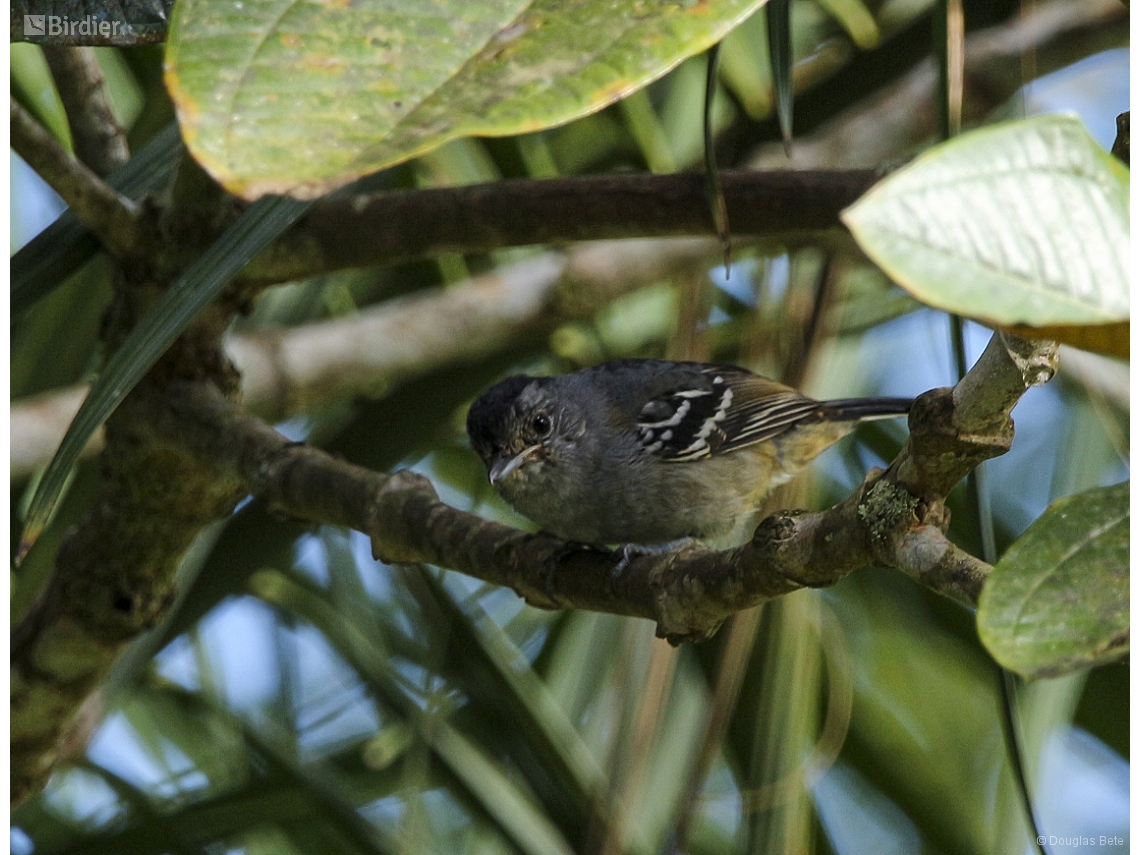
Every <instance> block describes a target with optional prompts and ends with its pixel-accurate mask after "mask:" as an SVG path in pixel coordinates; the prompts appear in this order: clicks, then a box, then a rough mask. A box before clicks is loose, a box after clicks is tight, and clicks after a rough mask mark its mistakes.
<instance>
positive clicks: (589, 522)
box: [467, 359, 913, 564]
mask: <svg viewBox="0 0 1140 855" xmlns="http://www.w3.org/2000/svg"><path fill="white" fill-rule="evenodd" d="M912 404H913V399H911V398H886V397H875V398H844V399H839V400H832V401H817V400H814V399H812V398H809V397H807V396H805V395H803V394H801V393H800V392H798V391H796V390H795V389H792V388H790V387H788V386H785V385H783V384H781V383H778V382H776V381H774V380H770V379H768V378H766V377H762V376H760V375H757V374H754V373H753V372H751V371H748V370H747V369H745V368H741V367H739V366H736V365H729V364H710V363H701V362H676V361H671V360H664V359H619V360H613V361H610V362H603V363H601V364H598V365H594V366H592V367H589V368H584V369H582V370H580V371H576V372H574V373H570V374H563V375H556V376H550V377H532V376H528V375H525V374H520V375H515V376H512V377H508V378H506V379H505V380H502V381H501V382H499V383H497V384H495V385H494V386H492V387H491V388H489V389H488V390H487V391H485V392H484V393H483V394H482V395H481V396H479V398H477V399H476V400H475V401H474V403H473V404H472V405H471V407H470V409H469V411H468V415H467V433H468V436H469V438H470V441H471V447H472V448H473V449H474V451H475V452H476V454H478V455H479V457H480V458H481V459H482V461H483V464H484V465H485V466H486V470H487V476H488V478H489V480H490V482H491V484H492V486H493V487H494V489H495V490H496V491H497V492H498V493H499V495H501V496H502V497H503V499H505V500H506V502H507V504H509V505H510V506H511V507H513V508H514V509H515V510H516V511H518V512H519V513H520V514H522V515H523V516H524V517H527V518H528V519H530V520H531V521H533V522H534V523H536V524H537V525H538V526H539V527H540V528H541V529H542V530H544V531H547V532H550V533H551V534H554V535H557V536H558V537H560V538H563V539H565V540H567V541H573V542H578V543H584V544H588V545H594V546H600V547H606V546H614V545H622V546H625V547H628V548H632V549H634V550H636V551H640V552H657V551H665V550H668V549H671V548H673V547H675V546H677V545H680V544H683V543H685V542H688V541H692V540H697V541H701V542H703V543H705V544H706V545H709V546H712V547H713V548H717V549H724V548H728V547H731V546H737V545H740V544H742V543H744V542H746V541H748V540H749V539H750V538H751V536H752V533H753V531H754V529H755V526H756V524H757V522H758V514H759V511H760V506H761V503H762V502H763V500H764V498H765V497H766V496H767V495H768V494H769V493H770V492H771V491H772V490H773V489H774V488H775V487H777V486H778V485H780V484H783V483H785V482H786V481H788V480H789V479H790V478H791V477H792V476H793V475H794V474H795V473H796V472H798V471H800V470H801V469H802V468H803V467H804V466H806V465H807V464H808V463H809V462H810V461H811V460H812V459H814V458H815V457H817V456H818V455H819V454H820V453H821V452H823V451H824V449H826V448H827V447H828V446H830V445H832V444H833V443H834V442H836V441H837V440H839V439H840V438H841V437H843V436H844V435H846V434H847V433H850V432H851V431H852V430H854V428H855V427H856V425H857V424H858V423H860V422H863V421H867V420H870V419H880V418H892V417H898V416H901V415H905V414H906V413H908V412H909V411H910V408H911V405H912ZM629 554H630V553H629V552H628V551H627V552H626V553H625V555H626V557H625V559H623V562H622V563H623V564H625V563H626V562H627V561H628V558H629Z"/></svg>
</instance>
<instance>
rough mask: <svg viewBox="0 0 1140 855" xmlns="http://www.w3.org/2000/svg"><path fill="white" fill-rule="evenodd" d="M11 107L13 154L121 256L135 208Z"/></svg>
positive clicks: (133, 234)
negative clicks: (23, 161)
mask: <svg viewBox="0 0 1140 855" xmlns="http://www.w3.org/2000/svg"><path fill="white" fill-rule="evenodd" d="M11 102H12V148H13V150H15V152H16V154H18V155H20V157H22V158H23V159H24V160H25V161H26V162H27V164H28V165H29V166H30V167H32V169H34V170H35V171H36V173H37V174H38V175H39V176H40V177H41V178H43V179H44V181H46V182H47V183H48V184H49V185H50V186H51V188H52V189H53V190H55V192H56V193H58V194H59V195H60V197H62V199H63V201H64V202H66V203H67V205H68V207H69V208H70V209H71V212H72V213H73V214H75V216H77V217H78V218H79V219H80V220H82V221H83V223H84V225H86V226H87V228H89V229H91V231H92V232H94V234H95V236H96V237H97V238H99V241H100V242H101V243H102V244H103V246H105V247H106V248H107V250H108V251H109V252H110V253H111V254H112V255H115V256H117V257H119V258H122V257H123V256H125V255H127V254H128V253H129V252H130V251H131V249H132V248H133V247H134V246H135V244H136V242H137V240H138V231H139V207H138V205H136V204H135V203H134V202H133V201H131V200H130V199H128V198H126V197H125V196H121V195H120V194H119V193H117V192H115V190H114V189H113V188H112V187H111V186H110V185H108V184H106V183H105V182H104V181H103V180H102V179H101V178H100V177H99V176H98V175H96V174H95V173H94V172H92V171H91V170H90V169H88V168H87V167H86V166H84V165H83V164H82V163H80V162H79V161H78V160H76V159H75V158H74V157H73V156H72V155H71V153H70V152H68V151H67V150H66V149H64V147H63V146H62V145H60V144H59V141H58V140H56V138H55V137H53V136H52V135H51V134H50V133H48V131H47V130H46V129H45V128H44V127H43V126H42V125H40V123H39V122H37V121H36V120H35V119H34V118H32V116H31V114H29V113H28V111H27V110H25V109H24V108H23V107H21V106H20V104H19V103H18V102H17V101H16V99H15V98H12V99H11Z"/></svg>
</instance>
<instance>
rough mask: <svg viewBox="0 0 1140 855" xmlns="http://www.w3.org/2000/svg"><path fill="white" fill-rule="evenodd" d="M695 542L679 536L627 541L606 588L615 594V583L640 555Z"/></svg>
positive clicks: (666, 550) (652, 553)
mask: <svg viewBox="0 0 1140 855" xmlns="http://www.w3.org/2000/svg"><path fill="white" fill-rule="evenodd" d="M692 542H693V538H691V537H679V538H677V539H676V540H670V541H666V542H665V543H652V544H646V543H627V544H625V546H623V547H622V548H621V561H619V562H618V563H617V564H616V565H615V566H614V569H613V570H611V571H610V577H609V579H608V581H607V584H606V590H607V591H608V592H609V593H610V594H611V595H613V593H614V585H616V584H617V581H618V579H620V578H621V574H622V573H623V572H625V568H626V567H628V566H629V562H630V561H632V560H633V559H634V558H635V557H637V556H639V555H664V554H665V553H666V552H672V551H673V550H675V549H680V548H681V547H682V546H688V545H689V544H690V543H692Z"/></svg>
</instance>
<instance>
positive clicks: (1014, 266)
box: [843, 116, 1129, 326]
mask: <svg viewBox="0 0 1140 855" xmlns="http://www.w3.org/2000/svg"><path fill="white" fill-rule="evenodd" d="M1128 187H1129V177H1128V170H1127V169H1126V168H1125V167H1124V166H1123V165H1122V164H1121V163H1120V162H1119V161H1117V160H1116V159H1115V158H1114V157H1112V156H1111V155H1109V154H1108V152H1106V151H1105V150H1104V149H1102V148H1101V147H1100V146H1099V145H1097V143H1096V141H1095V140H1093V139H1092V138H1091V137H1090V136H1089V135H1088V132H1087V131H1086V130H1085V129H1084V127H1083V126H1082V125H1081V123H1080V122H1079V121H1078V120H1077V119H1074V118H1070V117H1066V116H1044V117H1041V118H1036V119H1027V120H1025V121H1019V122H1010V123H1007V124H1003V125H995V126H993V127H990V128H985V129H983V130H979V131H974V132H972V133H968V134H963V135H962V136H960V137H958V138H957V139H955V140H953V141H951V142H948V143H945V144H944V145H940V146H938V147H937V148H935V149H932V150H931V151H929V152H927V153H926V154H925V155H923V156H922V157H920V158H918V159H917V160H916V161H915V162H914V163H912V164H910V165H909V166H907V167H906V168H904V169H901V170H899V171H898V172H897V173H895V174H894V175H892V176H890V177H889V178H887V179H886V180H885V181H883V182H881V183H880V184H879V185H877V186H876V187H875V188H874V189H872V190H871V191H870V192H869V193H867V194H866V195H865V196H864V197H863V198H862V199H860V200H859V201H858V202H856V203H855V204H854V205H853V206H851V207H850V208H848V209H847V210H846V211H845V212H844V213H843V221H844V222H845V223H846V224H847V226H848V227H849V228H850V229H851V231H852V233H853V234H854V235H855V239H856V240H857V241H858V242H859V245H860V246H861V247H862V248H863V249H864V251H866V253H867V255H869V256H870V257H871V258H872V260H874V261H875V263H876V264H878V265H879V266H880V267H882V268H883V270H885V271H886V272H887V273H888V274H889V275H890V276H891V277H892V278H893V279H895V281H897V282H898V283H899V284H900V285H902V286H903V287H904V288H906V289H907V290H908V291H910V292H911V293H912V294H913V295H914V296H915V297H917V298H918V299H920V300H922V301H923V302H925V303H928V304H930V305H932V306H936V307H938V308H941V309H946V310H947V311H951V312H956V313H958V314H961V315H966V316H969V317H974V318H981V319H983V320H986V321H989V322H993V323H997V324H1028V325H1031V326H1045V325H1050V324H1100V323H1109V322H1113V321H1121V320H1124V319H1126V318H1127V317H1128V222H1129V212H1128Z"/></svg>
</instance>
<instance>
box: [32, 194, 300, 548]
mask: <svg viewBox="0 0 1140 855" xmlns="http://www.w3.org/2000/svg"><path fill="white" fill-rule="evenodd" d="M308 207H309V204H308V203H307V202H297V201H295V200H293V199H284V198H281V197H267V198H265V199H261V200H259V201H257V202H255V203H253V204H252V205H250V206H249V208H247V209H246V210H245V211H244V212H243V213H242V215H241V216H240V217H238V219H237V220H236V221H235V222H234V223H233V225H231V226H230V227H229V228H228V229H226V231H225V233H224V234H222V236H221V237H220V238H218V239H217V240H216V241H215V242H214V243H213V245H212V246H211V247H210V248H209V249H208V250H207V251H206V252H205V253H204V254H203V255H202V256H201V257H200V258H199V259H198V260H197V261H196V262H194V264H192V265H191V266H190V267H189V268H188V269H187V270H186V272H185V273H183V274H182V275H181V276H180V277H179V278H178V280H177V281H176V282H175V283H174V284H173V285H171V286H170V289H169V290H168V291H167V292H166V293H165V294H163V295H162V299H160V300H159V301H158V303H156V304H155V306H154V307H153V308H152V309H151V310H150V311H149V312H148V313H147V314H146V316H145V317H144V318H143V319H142V320H141V321H140V322H139V324H138V326H136V327H135V328H134V329H133V330H131V332H130V334H129V335H128V336H127V338H126V340H125V341H124V342H123V344H122V346H121V347H120V348H119V349H118V350H117V351H115V352H114V353H113V354H112V355H111V358H110V359H108V360H107V364H106V366H105V367H104V368H103V371H102V372H101V373H100V374H99V379H98V380H96V381H95V382H94V383H93V384H92V386H91V391H90V392H88V393H87V397H86V398H85V399H84V401H83V405H82V406H81V407H80V408H79V412H78V413H76V414H75V419H74V420H73V421H72V422H71V425H70V426H69V427H68V428H67V433H66V434H65V435H64V437H63V442H61V443H60V446H59V449H58V450H57V451H56V453H55V457H53V458H52V461H51V463H49V464H48V468H47V470H46V471H45V472H44V477H43V479H42V480H41V481H40V484H39V487H38V488H37V489H36V494H35V496H33V498H32V501H31V505H30V506H29V508H28V516H27V520H26V522H25V524H24V531H23V535H22V537H21V539H20V546H19V550H18V552H17V559H16V560H17V562H19V561H20V560H22V558H23V557H24V555H26V554H27V551H28V550H29V549H31V547H32V544H34V543H35V542H36V540H37V539H38V538H39V536H40V534H41V533H42V532H43V530H44V527H45V526H46V525H47V523H48V520H49V519H50V518H51V515H52V512H53V511H54V510H55V506H56V504H57V502H58V501H59V497H60V494H61V492H62V490H63V486H64V484H65V483H66V481H67V477H68V473H69V472H70V471H71V467H72V466H74V465H75V462H76V460H78V459H79V454H80V452H81V451H82V450H83V446H84V445H86V444H87V440H88V439H90V437H91V434H92V433H94V432H95V430H96V429H97V428H98V427H99V426H100V425H101V424H103V422H105V421H106V420H107V417H108V416H109V415H111V413H112V412H114V410H115V408H116V407H117V406H119V403H120V402H121V401H122V400H123V398H125V397H126V396H127V393H128V392H130V391H131V389H133V388H134V387H135V384H136V383H138V381H139V380H140V379H141V378H142V376H143V375H144V374H146V372H147V371H149V370H150V367H151V366H152V365H154V363H155V361H156V360H157V359H158V358H159V357H160V356H161V355H162V354H163V352H164V351H165V350H166V349H167V348H168V347H169V346H170V344H171V342H173V341H174V339H176V338H177V337H178V336H179V334H180V333H181V332H182V331H183V330H184V329H186V327H187V326H188V325H189V324H190V322H191V321H192V320H194V317H195V316H196V315H197V314H198V312H200V311H201V310H202V309H203V308H205V307H206V305H208V304H209V303H210V302H211V301H212V300H213V299H214V298H215V297H217V296H218V294H219V293H220V292H221V290H222V289H223V288H224V287H225V286H226V285H227V284H228V283H229V281H230V280H231V279H232V278H233V277H234V275H235V274H236V273H237V272H238V271H239V270H241V269H242V267H244V266H245V265H246V263H247V262H249V260H250V259H251V258H253V257H254V256H255V255H257V253H258V252H260V251H261V250H262V249H264V248H265V247H266V246H267V245H268V244H269V243H270V242H271V241H273V240H275V239H276V238H277V237H278V236H279V235H280V234H281V233H282V232H283V231H285V229H287V228H289V226H291V225H292V224H293V223H294V222H296V221H297V220H298V219H299V218H300V216H301V215H302V214H303V213H304V212H305V211H306V210H307V209H308Z"/></svg>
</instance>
